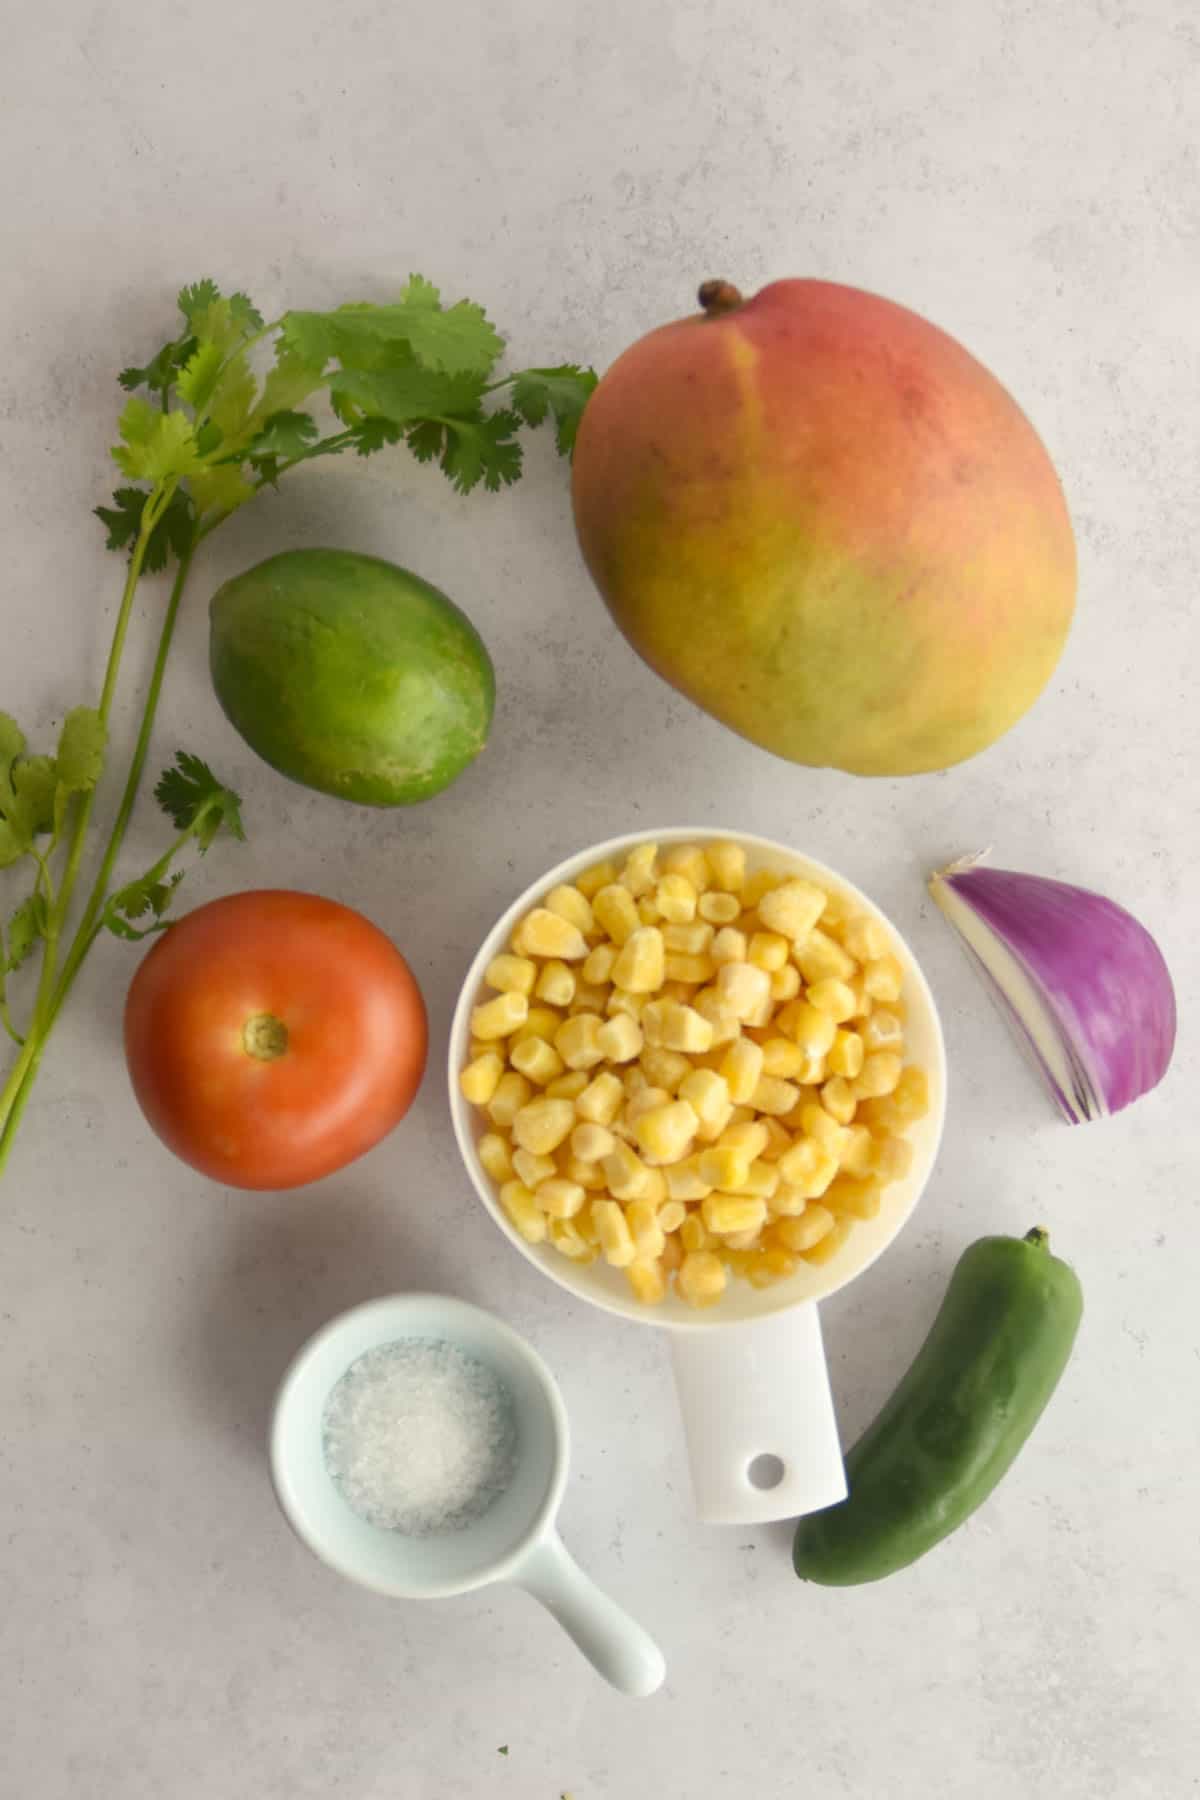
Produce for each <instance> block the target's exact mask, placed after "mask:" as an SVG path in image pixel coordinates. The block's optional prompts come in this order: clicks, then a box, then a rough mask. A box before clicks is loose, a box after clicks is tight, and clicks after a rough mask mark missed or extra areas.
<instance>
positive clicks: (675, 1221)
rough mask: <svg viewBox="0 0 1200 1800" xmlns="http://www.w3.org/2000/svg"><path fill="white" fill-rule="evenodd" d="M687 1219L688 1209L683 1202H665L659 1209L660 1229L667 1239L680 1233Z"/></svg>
mask: <svg viewBox="0 0 1200 1800" xmlns="http://www.w3.org/2000/svg"><path fill="white" fill-rule="evenodd" d="M676 1166H677V1167H678V1165H676ZM686 1218H687V1207H686V1206H685V1205H684V1204H683V1201H682V1200H664V1201H663V1203H662V1205H661V1206H660V1207H659V1209H658V1224H659V1229H660V1230H661V1231H662V1232H663V1234H664V1236H667V1237H669V1236H670V1234H671V1232H673V1231H678V1230H679V1227H680V1226H681V1225H682V1224H683V1221H684V1220H685V1219H686Z"/></svg>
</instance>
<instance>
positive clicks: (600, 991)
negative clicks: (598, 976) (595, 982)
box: [567, 981, 612, 1018]
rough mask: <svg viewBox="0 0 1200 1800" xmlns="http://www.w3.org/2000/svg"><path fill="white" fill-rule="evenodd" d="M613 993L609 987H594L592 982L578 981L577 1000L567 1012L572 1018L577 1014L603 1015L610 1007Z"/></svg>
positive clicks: (574, 1000) (576, 986) (573, 1001)
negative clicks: (609, 1002) (609, 1001)
mask: <svg viewBox="0 0 1200 1800" xmlns="http://www.w3.org/2000/svg"><path fill="white" fill-rule="evenodd" d="M611 992H612V990H611V988H608V987H593V986H592V984H591V982H590V981H577V982H576V983H575V998H574V999H573V1000H572V1002H571V1004H570V1006H569V1008H568V1009H567V1010H568V1012H569V1013H570V1014H571V1016H572V1018H573V1017H574V1016H575V1015H576V1014H577V1013H585V1012H591V1013H602V1012H603V1011H604V1010H605V1008H606V1007H607V1005H608V1000H609V995H610V993H611Z"/></svg>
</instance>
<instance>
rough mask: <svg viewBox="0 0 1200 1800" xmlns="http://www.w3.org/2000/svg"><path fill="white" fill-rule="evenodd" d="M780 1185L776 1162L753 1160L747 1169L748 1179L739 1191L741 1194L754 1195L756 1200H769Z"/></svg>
mask: <svg viewBox="0 0 1200 1800" xmlns="http://www.w3.org/2000/svg"><path fill="white" fill-rule="evenodd" d="M778 1186H779V1170H778V1168H777V1166H776V1165H775V1164H774V1163H769V1162H763V1161H761V1160H758V1161H755V1162H752V1163H751V1164H750V1167H749V1168H748V1169H747V1171H746V1179H745V1180H744V1181H743V1182H742V1184H741V1186H740V1187H739V1188H738V1190H737V1192H738V1193H739V1195H752V1196H753V1197H754V1198H755V1199H756V1200H769V1199H770V1198H771V1195H772V1194H773V1193H774V1192H775V1189H776V1188H777V1187H778Z"/></svg>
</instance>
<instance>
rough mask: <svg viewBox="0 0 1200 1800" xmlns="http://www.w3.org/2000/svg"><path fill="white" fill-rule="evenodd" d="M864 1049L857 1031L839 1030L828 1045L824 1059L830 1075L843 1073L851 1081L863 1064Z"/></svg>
mask: <svg viewBox="0 0 1200 1800" xmlns="http://www.w3.org/2000/svg"><path fill="white" fill-rule="evenodd" d="M864 1055H865V1051H864V1048H863V1040H862V1038H861V1037H860V1036H859V1034H858V1032H857V1031H845V1030H839V1031H838V1032H837V1034H836V1035H835V1037H834V1040H833V1043H832V1044H831V1045H830V1046H829V1052H828V1055H827V1057H826V1061H827V1063H828V1065H829V1072H830V1074H831V1075H844V1076H846V1077H847V1079H848V1080H850V1081H853V1079H854V1077H855V1076H856V1075H857V1074H858V1073H859V1071H860V1070H861V1068H862V1066H863V1058H864Z"/></svg>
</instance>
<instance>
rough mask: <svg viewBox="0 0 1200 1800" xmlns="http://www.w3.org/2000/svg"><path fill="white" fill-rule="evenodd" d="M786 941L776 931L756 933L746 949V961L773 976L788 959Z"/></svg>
mask: <svg viewBox="0 0 1200 1800" xmlns="http://www.w3.org/2000/svg"><path fill="white" fill-rule="evenodd" d="M788 949H789V945H788V941H787V939H786V938H785V937H781V936H780V935H779V933H778V932H777V931H756V932H755V933H754V935H753V936H752V937H751V939H750V942H749V944H748V945H747V947H746V960H747V962H751V963H753V964H754V967H755V968H756V969H765V970H766V971H767V973H768V975H773V974H774V973H775V971H776V970H777V969H782V968H783V966H784V964H785V963H786V962H787V959H788Z"/></svg>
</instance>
